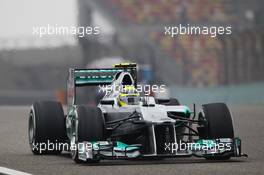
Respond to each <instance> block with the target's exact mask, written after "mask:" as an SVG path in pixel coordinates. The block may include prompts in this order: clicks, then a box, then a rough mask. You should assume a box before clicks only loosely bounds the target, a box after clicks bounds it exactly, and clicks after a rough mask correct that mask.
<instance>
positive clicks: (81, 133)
mask: <svg viewBox="0 0 264 175" xmlns="http://www.w3.org/2000/svg"><path fill="white" fill-rule="evenodd" d="M77 117H78V122H77V123H76V136H75V143H76V144H77V146H76V149H75V150H72V151H71V154H72V158H73V160H74V161H75V162H76V163H97V162H99V161H100V159H99V158H97V157H95V158H93V159H89V160H86V161H84V160H80V159H79V157H78V143H81V142H84V141H87V142H92V141H102V140H103V138H104V137H103V136H104V119H103V114H102V111H101V110H100V108H98V107H90V106H84V105H81V106H78V107H77Z"/></svg>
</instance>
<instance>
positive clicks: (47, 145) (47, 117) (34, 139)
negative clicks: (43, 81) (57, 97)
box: [28, 101, 66, 155]
mask: <svg viewBox="0 0 264 175" xmlns="http://www.w3.org/2000/svg"><path fill="white" fill-rule="evenodd" d="M28 137H29V145H30V148H31V151H32V152H33V153H34V154H37V155H38V154H59V153H61V151H62V149H63V144H64V143H65V140H66V129H65V118H64V113H63V108H62V106H61V104H60V103H59V102H56V101H41V102H35V103H34V104H33V106H32V107H31V110H30V113H29V121H28Z"/></svg>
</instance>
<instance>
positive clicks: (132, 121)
mask: <svg viewBox="0 0 264 175" xmlns="http://www.w3.org/2000/svg"><path fill="white" fill-rule="evenodd" d="M98 85H100V86H103V85H107V87H111V88H110V90H108V91H106V94H105V95H104V97H103V98H102V99H101V100H100V102H99V104H98V105H97V106H88V105H85V104H76V101H77V100H76V88H77V87H83V86H98ZM136 86H137V65H136V64H135V63H127V64H125V63H124V64H117V65H115V67H114V68H102V69H70V70H69V76H68V80H67V114H66V115H64V112H63V108H62V105H61V104H60V103H59V102H55V101H41V102H35V103H34V104H33V105H32V107H31V110H30V114H29V129H28V133H29V144H30V148H31V150H32V152H33V153H34V154H59V153H61V152H62V151H63V150H64V151H70V153H71V156H72V158H73V160H74V161H75V162H76V163H84V162H87V163H96V162H99V161H100V160H102V159H139V158H158V159H162V158H175V157H183V156H184V157H186V156H197V157H204V158H206V159H210V160H219V159H221V160H226V159H230V158H231V157H240V156H243V155H245V154H242V153H241V140H240V139H239V138H237V137H234V129H233V122H232V117H231V114H230V112H229V109H228V107H227V106H226V105H225V104H224V103H212V104H204V105H202V109H201V110H200V112H198V113H197V114H196V109H195V105H194V106H193V111H191V109H190V108H189V107H187V106H184V105H181V104H180V103H179V101H178V100H177V99H175V98H170V99H155V98H154V97H152V96H142V97H141V96H140V94H139V92H138V91H137V89H136Z"/></svg>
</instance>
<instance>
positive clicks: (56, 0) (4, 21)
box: [0, 0, 77, 38]
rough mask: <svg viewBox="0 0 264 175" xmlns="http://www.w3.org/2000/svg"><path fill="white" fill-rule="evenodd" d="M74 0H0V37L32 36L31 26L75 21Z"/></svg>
mask: <svg viewBox="0 0 264 175" xmlns="http://www.w3.org/2000/svg"><path fill="white" fill-rule="evenodd" d="M76 15H77V12H76V0H1V1H0V38H10V37H11V38H16V37H32V27H33V26H38V25H40V26H41V25H47V24H58V25H66V26H71V25H74V26H75V24H76V21H77V19H76V18H77V17H76Z"/></svg>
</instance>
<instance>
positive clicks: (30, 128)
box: [28, 111, 35, 145]
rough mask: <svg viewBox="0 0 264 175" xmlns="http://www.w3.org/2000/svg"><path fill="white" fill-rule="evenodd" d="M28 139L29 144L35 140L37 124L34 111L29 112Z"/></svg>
mask: <svg viewBox="0 0 264 175" xmlns="http://www.w3.org/2000/svg"><path fill="white" fill-rule="evenodd" d="M28 140H29V144H30V145H32V144H33V143H34V141H35V125H34V114H33V111H31V112H30V114H29V121H28Z"/></svg>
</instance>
